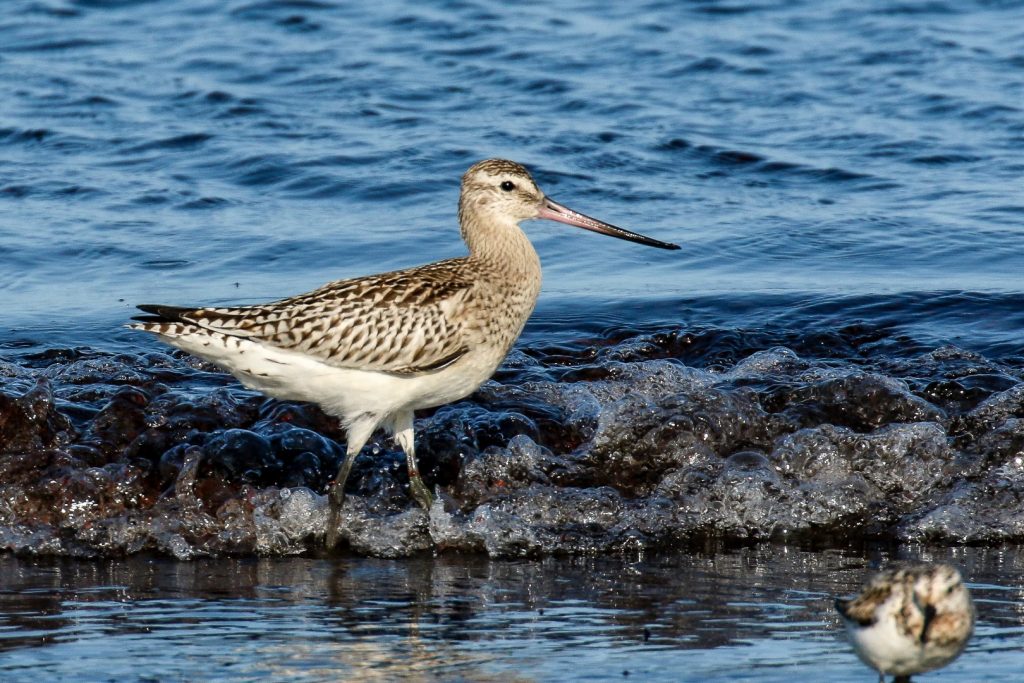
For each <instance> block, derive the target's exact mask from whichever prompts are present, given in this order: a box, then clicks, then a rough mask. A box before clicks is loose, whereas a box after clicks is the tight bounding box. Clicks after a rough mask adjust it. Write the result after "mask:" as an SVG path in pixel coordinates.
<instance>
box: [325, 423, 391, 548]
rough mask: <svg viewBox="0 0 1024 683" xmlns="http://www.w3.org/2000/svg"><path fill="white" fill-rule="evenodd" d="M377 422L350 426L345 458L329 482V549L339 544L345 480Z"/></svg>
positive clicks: (327, 530) (327, 539)
mask: <svg viewBox="0 0 1024 683" xmlns="http://www.w3.org/2000/svg"><path fill="white" fill-rule="evenodd" d="M377 422H378V420H376V419H367V420H359V421H356V422H353V423H352V424H350V425H349V427H348V444H347V446H346V448H345V460H343V461H342V463H341V467H339V468H338V473H337V474H336V475H334V479H333V480H331V482H330V483H328V484H327V529H326V531H325V534H324V544H325V545H326V546H327V549H328V550H332V549H333V548H334V546H336V545H337V544H338V536H339V532H340V531H341V529H340V526H341V505H342V503H344V502H345V482H347V481H348V474H349V472H351V471H352V464H353V463H355V461H356V456H357V455H359V451H361V450H363V446H365V445H366V442H367V441H368V440H369V438H370V435H371V434H373V430H374V429H376V428H377Z"/></svg>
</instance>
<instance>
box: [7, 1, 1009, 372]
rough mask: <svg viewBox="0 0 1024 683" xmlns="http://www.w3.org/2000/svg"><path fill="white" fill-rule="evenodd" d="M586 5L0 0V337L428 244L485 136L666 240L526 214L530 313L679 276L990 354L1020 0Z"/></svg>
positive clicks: (531, 332)
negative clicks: (538, 281) (657, 243)
mask: <svg viewBox="0 0 1024 683" xmlns="http://www.w3.org/2000/svg"><path fill="white" fill-rule="evenodd" d="M605 5H606V3H558V4H557V6H553V5H552V4H551V3H528V4H525V5H520V4H516V5H515V6H514V7H513V6H508V7H505V6H504V5H503V4H501V3H489V2H448V3H430V4H427V3H401V2H384V3H373V4H370V5H367V4H365V3H361V4H358V5H354V6H351V5H348V4H345V5H343V6H336V5H335V3H328V2H315V1H314V2H307V1H301V2H274V1H266V2H222V1H221V0H210V1H201V0H186V1H183V2H175V3H146V2H131V1H127V0H126V1H118V2H114V1H111V2H103V1H99V0H96V1H81V2H27V1H26V2H23V1H15V2H8V3H6V4H5V6H4V9H3V14H2V16H0V88H2V90H0V101H2V102H3V104H2V105H0V150H2V154H0V202H2V203H0V209H2V210H0V245H2V246H0V305H2V308H3V310H4V318H3V322H2V328H0V342H2V343H6V344H17V345H18V346H30V345H47V344H62V345H81V344H88V345H94V346H99V347H102V348H112V347H115V346H118V345H124V346H127V347H138V346H141V345H148V344H153V342H151V341H150V340H147V339H144V338H139V336H138V335H135V334H130V333H127V332H124V331H121V330H120V329H119V325H120V324H121V323H122V322H123V321H124V320H125V319H127V318H128V317H129V316H130V314H131V310H132V305H133V304H134V303H139V302H151V301H157V302H162V301H167V302H171V303H193V302H195V303H210V302H225V301H239V302H255V301H259V300H264V299H268V298H276V297H280V296H284V295H288V294H292V293H297V292H300V291H304V290H306V289H309V288H312V287H314V286H316V285H318V284H320V283H322V282H325V281H327V280H331V279H336V278H339V277H347V276H354V275H358V274H364V273H367V272H373V271H379V270H384V269H391V268H399V267H403V266H408V265H413V264H416V263H420V262H424V261H427V260H431V259H436V258H443V257H447V256H451V255H455V254H459V253H461V250H462V246H461V244H460V242H459V236H458V231H457V229H456V224H455V218H454V214H455V203H456V199H457V196H458V179H459V176H460V174H461V173H462V172H463V171H464V170H465V169H466V167H468V166H469V164H470V163H472V162H473V161H476V160H478V159H481V158H485V157H489V156H503V157H508V158H513V159H516V160H518V161H521V162H523V163H525V164H527V165H528V166H529V167H530V168H531V169H533V171H534V172H535V174H536V176H537V177H538V180H539V181H540V184H541V186H542V187H543V188H545V189H546V190H547V191H548V193H549V194H551V195H552V196H555V197H557V198H558V199H559V200H561V201H562V202H564V203H566V204H569V205H570V206H573V207H576V208H578V209H580V210H582V211H585V212H588V213H591V214H593V215H596V216H599V217H602V218H605V219H606V220H609V221H611V222H615V223H618V224H621V225H624V226H627V227H631V228H634V229H637V230H640V231H643V232H646V233H649V234H652V235H655V236H657V237H660V238H662V239H668V240H673V241H677V242H679V243H680V244H682V245H683V246H684V250H683V251H682V252H679V253H660V252H655V251H653V250H649V249H643V248H641V247H638V246H635V245H629V244H625V243H620V242H615V241H611V240H607V239H603V238H601V237H598V236H596V235H592V234H588V233H582V232H580V231H572V230H570V229H568V228H566V227H565V226H559V225H555V224H543V223H535V224H532V225H529V226H528V231H529V232H530V234H531V236H532V238H533V239H534V241H535V242H536V244H537V247H538V250H539V252H540V253H541V256H542V259H543V261H544V266H545V278H546V279H545V292H544V295H543V297H542V300H541V304H540V307H539V313H538V316H537V318H536V321H535V324H534V325H533V326H532V327H531V328H529V329H528V333H527V334H528V336H527V339H528V340H531V339H533V340H536V339H537V338H538V337H537V336H536V335H537V330H538V325H544V324H547V325H549V326H555V327H557V326H560V325H561V326H569V327H570V328H572V327H574V326H576V325H578V324H579V323H578V321H579V320H580V319H585V320H588V319H591V318H592V317H593V316H595V315H597V316H603V317H604V318H611V319H612V320H617V321H619V322H633V323H637V324H641V323H644V322H661V321H663V320H672V321H675V322H678V321H679V320H680V319H682V320H683V321H684V322H686V321H688V315H689V311H690V307H691V306H696V307H697V308H703V304H704V303H705V302H708V301H711V302H712V310H711V311H710V312H709V313H708V314H707V315H706V316H705V317H706V319H707V320H711V321H714V322H716V323H717V324H720V325H726V326H731V325H748V324H749V325H752V326H757V325H759V324H761V321H762V320H763V317H764V316H765V315H766V313H768V312H770V313H771V314H772V315H775V316H784V320H785V323H786V324H787V325H791V326H794V327H797V328H800V327H802V326H804V325H807V324H813V323H814V322H816V321H818V320H819V319H820V317H821V315H822V311H821V310H820V307H821V306H822V305H824V307H825V308H827V309H828V311H827V315H831V316H836V315H838V314H842V313H843V312H844V311H846V309H850V308H852V309H853V310H852V311H850V313H849V315H850V316H851V317H854V318H858V319H866V320H869V321H870V320H874V319H878V318H879V317H882V318H893V319H895V320H896V321H897V322H898V323H899V324H901V325H907V326H908V328H909V329H910V330H911V331H912V332H914V333H916V335H917V336H924V337H927V338H929V339H939V340H949V339H953V338H957V339H962V340H963V341H964V342H965V343H966V344H968V345H971V344H972V343H973V344H974V345H975V346H976V347H978V348H979V350H987V349H989V348H991V347H996V348H998V349H999V350H1000V352H1006V351H1009V350H1010V349H1008V348H1005V347H1004V346H1003V345H1004V344H1007V343H1011V344H1012V343H1014V342H1015V340H1017V339H1019V337H1020V333H1021V330H1022V329H1024V315H1022V314H1021V310H1020V308H1021V307H1020V306H1019V305H1018V302H1019V296H1020V294H1021V291H1022V285H1021V276H1020V274H1021V273H1022V272H1024V251H1022V250H1021V249H1020V238H1021V224H1022V221H1024V199H1022V194H1021V184H1020V178H1021V175H1022V172H1024V162H1022V160H1021V159H1022V155H1021V152H1022V150H1024V111H1022V104H1021V103H1022V102H1024V82H1022V81H1021V79H1020V69H1021V68H1022V65H1024V28H1022V27H1024V9H1022V7H1021V4H1020V3H998V2H991V3H990V2H980V3H963V2H956V3H954V2H945V3H943V2H932V3H908V4H895V5H894V4H892V3H887V2H829V3H817V2H789V1H787V2H775V3H773V2H764V3H753V2H695V3H671V2H670V3H657V2H649V3H646V4H644V5H642V6H636V5H631V6H630V7H629V9H611V8H608V7H606V6H605ZM964 293H968V294H966V295H964ZM847 296H856V297H867V299H868V301H867V302H865V301H864V299H863V298H858V299H856V300H853V301H852V302H850V301H848V300H847V299H846V298H845V297H847ZM733 301H735V302H739V304H740V308H741V309H750V308H752V309H754V310H753V311H751V310H732V307H731V306H730V305H729V304H730V302H733ZM751 301H752V302H753V303H752V305H751V306H743V304H744V303H745V302H751ZM921 301H923V302H925V303H924V305H921V304H920V303H918V302H921ZM723 302H724V305H723ZM951 302H952V303H951ZM890 305H891V306H892V307H893V308H895V310H884V309H886V308H887V307H888V306H890ZM807 307H810V310H808V312H806V313H803V314H797V315H792V309H794V308H807ZM815 307H818V308H815ZM880 308H881V309H883V310H878V309H880ZM990 308H991V309H992V310H993V313H992V314H989V312H988V309H990ZM700 318H701V317H700V316H698V322H703V320H702V319H700ZM933 318H937V319H933ZM1018 348H1019V347H1018Z"/></svg>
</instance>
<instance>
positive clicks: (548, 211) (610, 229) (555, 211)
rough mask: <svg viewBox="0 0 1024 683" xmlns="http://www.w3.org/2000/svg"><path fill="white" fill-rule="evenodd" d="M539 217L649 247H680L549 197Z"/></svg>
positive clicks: (538, 214) (539, 212)
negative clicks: (613, 223)
mask: <svg viewBox="0 0 1024 683" xmlns="http://www.w3.org/2000/svg"><path fill="white" fill-rule="evenodd" d="M537 218H546V219H548V220H551V221H558V222H559V223H565V224H567V225H575V226H576V227H577V228H583V229H584V230H593V231H594V232H599V233H601V234H602V235H610V236H612V237H618V238H619V239H620V240H628V241H630V242H636V243H637V244H646V245H647V246H649V247H658V248H659V249H678V248H679V245H678V244H672V243H671V242H662V241H661V240H656V239H653V238H650V237H647V236H646V235H641V234H640V233H637V232H631V231H629V230H623V229H622V228H617V227H615V226H614V225H611V224H609V223H605V222H604V221H599V220H597V219H596V218H591V217H590V216H584V215H583V214H582V213H578V212H576V211H573V210H572V209H570V208H569V207H566V206H562V205H561V204H559V203H558V202H556V201H555V200H553V199H550V198H548V197H545V198H544V201H543V203H542V204H541V207H540V211H538V212H537Z"/></svg>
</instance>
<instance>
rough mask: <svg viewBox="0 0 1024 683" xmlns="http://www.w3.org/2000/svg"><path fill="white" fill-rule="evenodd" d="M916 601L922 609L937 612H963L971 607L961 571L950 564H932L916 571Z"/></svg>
mask: <svg viewBox="0 0 1024 683" xmlns="http://www.w3.org/2000/svg"><path fill="white" fill-rule="evenodd" d="M914 601H915V602H916V603H917V605H918V606H919V607H920V608H921V609H922V610H926V611H930V612H932V613H937V614H944V613H958V612H963V611H964V610H969V609H970V607H971V597H970V594H969V593H968V591H967V587H966V586H965V585H964V582H963V579H962V578H961V576H960V572H958V571H957V570H956V568H955V567H953V566H951V565H948V564H936V565H930V566H927V567H926V568H923V569H921V570H919V571H918V572H917V573H916V575H915V577H914ZM928 608H931V609H930V610H929V609H928Z"/></svg>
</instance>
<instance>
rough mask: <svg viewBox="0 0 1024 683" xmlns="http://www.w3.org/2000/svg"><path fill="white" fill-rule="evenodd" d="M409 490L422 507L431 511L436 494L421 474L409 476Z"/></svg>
mask: <svg viewBox="0 0 1024 683" xmlns="http://www.w3.org/2000/svg"><path fill="white" fill-rule="evenodd" d="M409 492H410V493H411V494H412V497H413V498H414V499H415V500H416V502H417V503H419V504H420V507H421V508H423V509H424V510H426V511H427V512H430V508H431V506H433V504H434V494H432V493H431V492H430V489H428V488H427V485H426V484H424V483H423V479H421V478H420V477H419V475H416V476H411V477H409Z"/></svg>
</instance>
